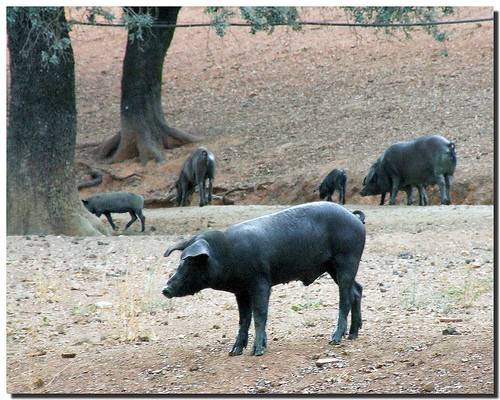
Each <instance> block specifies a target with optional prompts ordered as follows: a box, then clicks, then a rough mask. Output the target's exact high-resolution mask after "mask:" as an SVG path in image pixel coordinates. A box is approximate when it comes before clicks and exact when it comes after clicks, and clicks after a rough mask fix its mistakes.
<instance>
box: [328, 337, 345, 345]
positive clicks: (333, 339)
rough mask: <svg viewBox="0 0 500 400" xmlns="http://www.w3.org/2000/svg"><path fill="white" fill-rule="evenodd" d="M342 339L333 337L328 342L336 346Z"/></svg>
mask: <svg viewBox="0 0 500 400" xmlns="http://www.w3.org/2000/svg"><path fill="white" fill-rule="evenodd" d="M341 340H342V339H335V338H332V339H330V341H329V342H328V343H329V344H333V345H334V346H338V345H340V342H341Z"/></svg>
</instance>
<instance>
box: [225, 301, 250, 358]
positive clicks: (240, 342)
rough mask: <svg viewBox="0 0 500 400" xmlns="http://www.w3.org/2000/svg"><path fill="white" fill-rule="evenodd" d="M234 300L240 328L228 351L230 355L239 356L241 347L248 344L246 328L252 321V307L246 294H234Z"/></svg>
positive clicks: (241, 351)
mask: <svg viewBox="0 0 500 400" xmlns="http://www.w3.org/2000/svg"><path fill="white" fill-rule="evenodd" d="M236 301H237V303H238V312H239V314H240V321H239V323H240V329H239V331H238V336H236V341H235V342H234V345H233V348H232V350H231V351H230V352H229V355H230V356H239V355H240V354H242V353H243V349H244V348H245V347H247V344H248V329H249V328H250V323H251V322H252V307H251V303H250V296H249V295H247V294H241V293H238V294H236Z"/></svg>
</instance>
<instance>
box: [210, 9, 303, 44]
mask: <svg viewBox="0 0 500 400" xmlns="http://www.w3.org/2000/svg"><path fill="white" fill-rule="evenodd" d="M205 12H206V13H207V14H209V15H211V16H212V25H213V26H214V28H215V32H216V33H217V35H218V36H220V37H222V36H224V34H225V32H226V29H227V28H228V27H229V26H230V25H231V23H230V21H229V19H230V18H232V17H234V16H235V15H236V14H235V13H234V12H233V11H231V10H229V9H227V8H226V7H207V8H206V10H205ZM240 14H241V17H242V18H243V19H244V20H245V21H246V22H248V23H249V24H250V25H251V26H250V32H251V33H252V34H255V33H256V32H260V31H264V32H267V33H269V34H271V33H273V31H274V27H275V26H276V25H287V26H290V27H291V28H292V29H293V30H295V31H297V30H300V28H301V27H300V22H299V14H298V11H297V8H296V7H240Z"/></svg>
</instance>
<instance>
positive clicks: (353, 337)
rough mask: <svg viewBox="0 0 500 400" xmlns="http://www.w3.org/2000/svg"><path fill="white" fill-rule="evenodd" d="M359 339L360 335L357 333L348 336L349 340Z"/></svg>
mask: <svg viewBox="0 0 500 400" xmlns="http://www.w3.org/2000/svg"><path fill="white" fill-rule="evenodd" d="M357 338H358V334H357V333H350V334H349V336H347V339H348V340H355V339H357Z"/></svg>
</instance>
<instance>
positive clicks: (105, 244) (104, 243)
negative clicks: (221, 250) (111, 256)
mask: <svg viewBox="0 0 500 400" xmlns="http://www.w3.org/2000/svg"><path fill="white" fill-rule="evenodd" d="M108 244H109V243H107V242H101V241H100V240H98V241H97V245H98V246H107V245H108Z"/></svg>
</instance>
